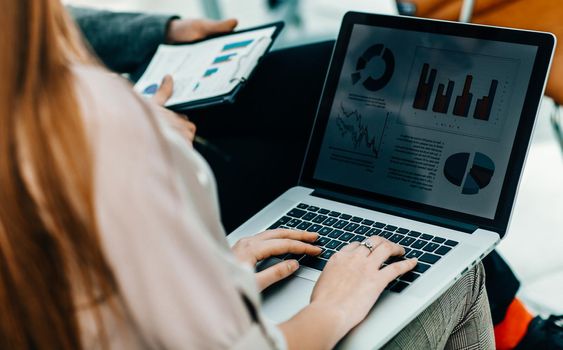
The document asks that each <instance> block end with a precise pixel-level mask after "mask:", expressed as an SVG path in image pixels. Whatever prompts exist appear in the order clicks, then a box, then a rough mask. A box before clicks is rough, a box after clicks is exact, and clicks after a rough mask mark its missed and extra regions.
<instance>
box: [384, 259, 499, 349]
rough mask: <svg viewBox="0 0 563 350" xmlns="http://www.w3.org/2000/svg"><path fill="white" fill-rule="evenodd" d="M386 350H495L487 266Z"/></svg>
mask: <svg viewBox="0 0 563 350" xmlns="http://www.w3.org/2000/svg"><path fill="white" fill-rule="evenodd" d="M383 348H384V349H385V350H388V349H393V350H394V349H409V350H410V349H417V350H418V349H421V350H422V349H432V350H434V349H494V348H495V341H494V333H493V323H492V319H491V311H490V308H489V300H488V297H487V292H486V290H485V270H484V268H483V265H482V264H478V265H477V266H476V267H475V268H473V269H472V270H471V271H469V272H468V273H466V274H465V276H463V277H462V278H461V279H460V280H459V281H457V282H456V283H455V284H454V285H453V286H452V287H451V288H450V289H449V290H448V291H447V292H446V293H445V294H444V295H442V296H441V297H440V298H438V299H437V300H436V301H435V302H434V303H433V304H432V305H430V307H428V308H427V309H426V310H425V311H423V312H422V313H421V314H420V315H419V316H418V317H417V318H416V319H415V320H414V321H412V322H411V323H410V324H409V325H408V326H407V327H405V328H404V329H403V330H402V331H401V332H400V333H399V334H397V335H396V336H395V337H394V338H393V339H391V340H390V341H389V342H388V343H387V344H386V345H385V346H384V347H383Z"/></svg>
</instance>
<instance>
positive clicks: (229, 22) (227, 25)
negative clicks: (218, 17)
mask: <svg viewBox="0 0 563 350" xmlns="http://www.w3.org/2000/svg"><path fill="white" fill-rule="evenodd" d="M237 25H238V21H237V20H236V19H233V18H231V19H226V20H224V21H206V22H205V23H204V25H203V32H204V33H203V34H204V37H207V36H210V35H215V34H222V33H229V32H232V31H233V29H235V28H236V26H237Z"/></svg>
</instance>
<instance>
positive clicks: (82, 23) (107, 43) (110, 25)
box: [67, 6, 176, 73]
mask: <svg viewBox="0 0 563 350" xmlns="http://www.w3.org/2000/svg"><path fill="white" fill-rule="evenodd" d="M67 9H68V10H69V12H70V14H71V15H72V17H73V18H74V19H75V21H76V22H77V24H78V26H79V27H80V29H81V30H82V33H83V34H84V37H85V38H86V40H87V41H88V43H89V44H90V45H91V46H92V49H93V50H94V51H95V53H96V54H97V55H98V57H100V59H101V60H102V61H103V62H104V64H105V65H106V66H108V68H110V69H112V70H114V71H116V72H119V73H131V72H134V71H136V70H138V69H139V68H140V67H141V65H143V64H144V63H145V62H147V61H148V60H150V58H151V57H152V55H153V54H154V52H155V51H156V49H157V48H158V45H160V44H162V43H164V42H165V41H166V35H167V30H168V25H169V22H170V21H171V20H172V19H174V18H176V17H174V16H163V15H148V14H141V13H115V12H110V11H101V10H94V9H88V8H79V7H71V6H69V7H67Z"/></svg>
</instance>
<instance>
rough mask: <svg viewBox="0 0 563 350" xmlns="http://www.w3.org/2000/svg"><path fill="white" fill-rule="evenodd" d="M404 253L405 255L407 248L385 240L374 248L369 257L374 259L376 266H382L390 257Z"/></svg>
mask: <svg viewBox="0 0 563 350" xmlns="http://www.w3.org/2000/svg"><path fill="white" fill-rule="evenodd" d="M402 255H405V248H403V247H401V246H400V245H398V244H395V243H392V242H390V241H388V240H384V241H383V242H381V243H380V244H379V245H378V246H377V247H376V248H375V249H374V250H373V253H371V254H370V256H369V258H370V259H371V260H372V261H373V263H374V266H377V267H380V266H381V264H383V263H384V262H385V261H386V260H387V259H389V258H390V257H392V256H402Z"/></svg>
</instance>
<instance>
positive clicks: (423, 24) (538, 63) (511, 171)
mask: <svg viewBox="0 0 563 350" xmlns="http://www.w3.org/2000/svg"><path fill="white" fill-rule="evenodd" d="M355 25H368V26H375V27H383V28H396V29H400V30H408V31H415V32H424V33H433V34H441V35H451V36H459V37H465V38H474V39H484V40H493V41H500V42H506V43H514V44H524V45H531V46H535V47H537V48H538V51H537V54H536V59H535V62H534V67H533V69H532V75H531V79H530V83H529V85H528V90H527V92H526V98H525V101H524V106H523V108H522V114H521V116H520V122H519V125H518V129H517V132H516V137H515V141H514V146H513V148H512V152H511V154H510V159H509V164H508V168H507V171H506V175H505V180H504V183H503V186H502V190H501V194H500V199H499V203H498V206H497V210H496V213H495V217H494V219H488V218H484V217H479V216H475V215H470V214H466V213H461V212H456V211H453V210H448V209H445V208H440V207H436V206H431V205H427V204H422V203H418V202H413V201H409V200H404V199H400V198H397V197H391V196H387V195H382V194H377V193H373V192H369V191H366V190H360V189H356V188H351V187H347V186H343V185H338V184H335V183H330V182H326V181H322V180H318V179H315V178H314V173H315V168H316V165H317V160H318V157H319V153H320V149H321V144H322V141H323V136H324V134H325V131H326V128H327V124H328V120H329V117H330V112H331V108H332V104H333V100H334V97H335V95H336V92H337V89H338V84H339V80H340V75H341V69H342V67H343V64H344V60H345V58H346V54H347V50H348V44H349V42H350V38H351V35H352V31H353V28H354V26H355ZM554 47H555V37H554V36H553V35H552V34H549V33H541V32H532V31H522V30H515V29H507V28H499V27H489V26H477V25H468V24H460V23H453V22H447V21H438V20H428V19H420V18H413V17H402V16H386V15H375V14H366V13H358V12H349V13H347V14H346V15H345V17H344V20H343V24H342V28H341V30H340V34H339V36H338V40H337V41H336V44H335V48H334V53H333V57H332V61H331V64H330V68H329V71H328V74H327V77H326V81H325V85H324V89H323V93H322V96H321V100H320V103H319V106H318V110H317V115H316V118H315V123H314V127H313V131H312V134H311V138H310V140H309V146H308V149H307V153H306V156H305V161H304V163H303V169H302V172H301V177H300V181H299V184H300V185H301V186H305V187H309V188H313V189H323V190H325V191H330V192H335V193H345V194H347V195H349V196H354V197H358V198H362V199H367V200H368V201H374V202H380V203H385V204H386V205H391V206H394V207H397V208H403V209H407V210H414V211H417V212H420V213H422V214H426V215H431V216H434V217H442V218H447V219H448V220H455V221H459V222H462V223H467V224H471V225H475V226H477V227H479V228H483V229H487V230H490V231H494V232H497V233H499V235H500V236H501V237H503V236H504V234H505V233H506V229H507V226H508V223H509V220H510V215H511V212H512V208H513V205H514V200H515V196H516V193H517V189H518V184H519V181H520V177H521V173H522V168H523V164H524V162H525V158H526V154H527V150H528V147H529V143H530V138H531V135H532V130H533V127H534V122H535V118H536V115H537V110H538V108H539V104H540V102H541V98H542V95H543V92H544V89H545V83H546V79H547V78H546V77H547V74H548V71H549V67H550V63H551V59H552V56H553V50H554Z"/></svg>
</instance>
